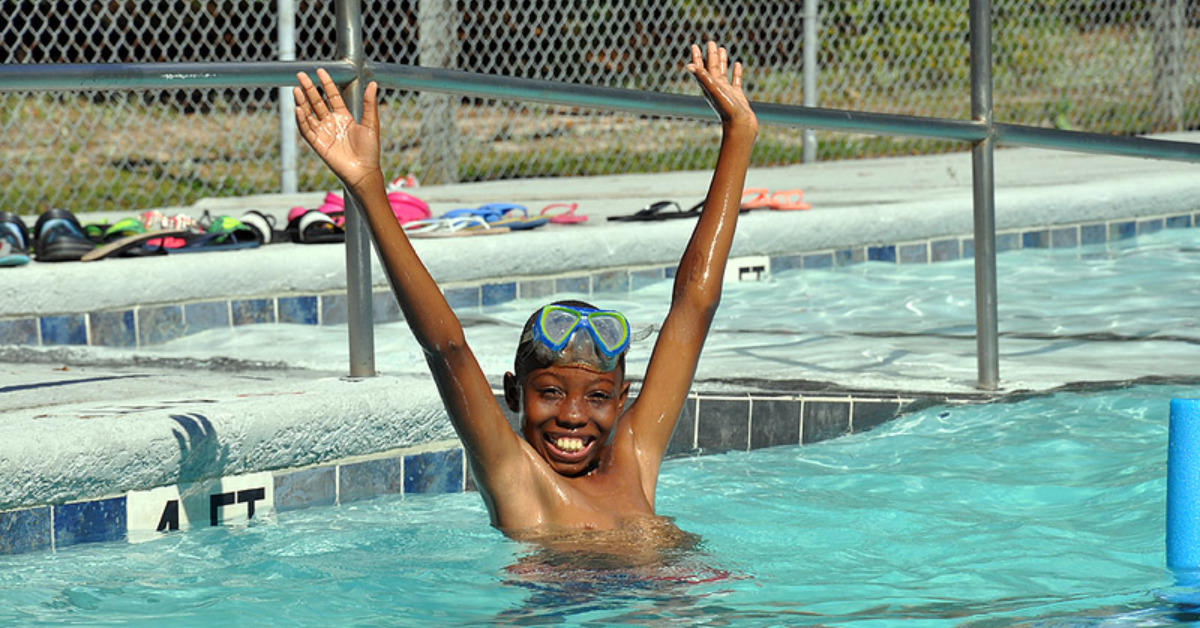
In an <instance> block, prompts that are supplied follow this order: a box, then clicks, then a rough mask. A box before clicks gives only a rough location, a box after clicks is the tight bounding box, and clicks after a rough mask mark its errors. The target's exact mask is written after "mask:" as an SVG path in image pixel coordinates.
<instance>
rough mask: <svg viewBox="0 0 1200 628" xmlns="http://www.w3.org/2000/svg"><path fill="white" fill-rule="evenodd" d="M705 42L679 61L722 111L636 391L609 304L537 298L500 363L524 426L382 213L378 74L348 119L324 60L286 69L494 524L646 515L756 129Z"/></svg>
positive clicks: (738, 89)
mask: <svg viewBox="0 0 1200 628" xmlns="http://www.w3.org/2000/svg"><path fill="white" fill-rule="evenodd" d="M706 48H707V49H706V50H704V51H701V49H700V48H699V47H697V46H692V48H691V61H690V63H688V65H687V70H688V72H690V73H691V74H692V75H693V76H694V77H695V78H696V80H697V81H698V82H699V83H700V87H701V89H702V90H703V93H704V95H705V96H706V97H707V99H708V100H709V102H710V103H712V105H713V108H714V109H715V110H716V111H717V113H718V114H719V115H720V117H721V123H722V141H721V149H720V156H719V158H718V160H717V166H716V169H715V171H714V173H713V179H712V183H711V185H710V187H709V190H708V196H707V198H706V199H705V201H704V208H703V210H702V211H701V214H700V217H699V220H698V222H697V224H696V228H695V231H694V232H693V233H692V237H691V241H690V242H689V243H688V245H687V248H686V250H685V251H684V253H683V257H682V259H681V260H680V263H679V269H678V272H677V274H676V276H675V287H674V293H673V297H672V300H671V308H670V311H669V312H668V314H667V317H666V320H665V321H664V322H663V325H662V329H661V332H660V333H659V336H658V340H657V342H656V344H655V347H654V351H653V353H652V355H651V359H650V362H649V365H648V366H647V368H646V374H645V379H644V381H643V385H642V389H641V392H640V394H639V395H638V396H637V398H636V400H635V401H634V402H633V403H632V404H630V406H629V407H628V408H626V407H625V401H626V397H627V396H628V394H629V382H628V381H626V379H625V359H624V357H625V351H626V350H627V349H628V346H629V326H628V323H627V322H626V321H625V318H624V317H623V316H622V315H621V314H619V313H617V312H611V311H604V310H596V309H595V308H592V307H590V306H588V305H587V304H584V303H581V302H562V303H559V304H554V305H549V306H546V307H544V308H542V309H540V310H538V311H537V312H535V313H534V314H533V316H532V317H531V318H530V320H529V323H528V324H526V327H525V330H524V332H523V333H522V336H521V341H520V346H519V347H518V350H517V357H516V364H515V369H514V372H512V373H506V374H505V376H504V391H505V399H506V401H507V404H508V406H509V407H510V408H511V409H512V410H513V411H514V412H520V414H521V424H522V432H523V435H524V439H522V438H521V437H520V436H518V435H517V434H516V433H514V432H513V430H512V429H511V428H510V427H509V424H508V422H507V420H506V419H505V416H504V413H503V411H502V410H501V408H500V406H499V405H498V404H497V403H496V399H495V397H494V395H493V393H492V389H491V386H490V385H489V384H488V381H487V378H486V377H485V376H484V374H483V371H482V369H481V368H480V366H479V364H478V362H477V361H476V360H475V357H474V355H473V354H472V353H471V349H470V348H469V347H468V346H467V344H466V341H465V338H464V335H463V329H462V326H461V325H460V323H459V321H458V319H457V318H456V317H455V315H454V312H453V311H452V310H451V309H450V306H449V305H448V304H447V303H446V300H445V298H443V296H442V293H441V291H440V290H439V289H438V286H437V284H436V283H435V282H434V280H433V278H432V277H431V276H430V275H429V272H428V271H427V270H426V268H425V267H424V265H423V264H422V263H421V260H420V259H419V258H418V257H417V254H416V252H415V251H414V250H413V248H412V245H411V244H410V243H409V241H408V238H407V236H406V235H405V233H404V229H403V228H402V227H401V226H400V224H399V223H398V222H397V221H396V219H395V217H394V216H393V214H392V211H391V208H390V206H389V204H388V200H387V195H386V191H385V188H384V181H385V179H384V176H383V173H382V171H381V169H380V165H379V152H380V142H379V117H378V116H379V111H378V103H377V99H376V96H377V92H378V86H377V85H376V84H375V83H371V84H370V85H368V86H367V88H366V91H365V94H364V97H363V115H362V122H361V123H357V122H355V120H354V118H353V116H352V115H351V114H350V112H349V111H348V109H347V107H346V105H345V103H344V102H343V100H342V97H341V95H340V93H339V92H338V89H337V86H336V85H334V83H333V81H332V79H331V78H330V76H329V74H327V73H326V72H325V71H324V70H318V72H317V75H318V78H319V80H320V82H321V88H322V89H323V90H324V94H325V98H323V97H322V95H321V91H320V90H318V88H317V86H316V85H314V84H313V82H312V80H311V79H310V78H309V77H308V76H307V75H306V74H304V73H301V74H299V75H298V78H299V80H300V87H297V88H295V95H296V103H297V106H296V122H297V124H298V125H299V128H300V132H301V134H302V135H303V137H304V139H305V140H306V141H307V142H308V143H309V144H310V145H311V146H312V147H313V149H314V150H316V152H317V153H318V154H319V155H320V156H321V158H322V159H323V160H325V162H326V164H328V165H329V167H330V168H331V169H332V170H333V172H334V173H335V174H337V176H338V177H339V178H340V179H341V180H342V182H343V183H344V184H345V185H346V187H347V189H349V190H350V192H351V193H352V194H354V195H355V197H356V198H357V199H358V201H359V202H360V204H361V206H362V207H363V208H364V209H365V213H366V219H367V221H368V224H369V226H370V230H371V233H372V235H373V236H374V240H375V245H376V248H377V250H378V253H379V256H380V258H381V259H382V260H383V263H384V266H385V268H386V271H387V274H388V278H389V280H390V281H391V285H392V289H393V290H394V291H395V294H396V299H397V301H399V303H400V307H401V309H402V310H403V312H404V318H405V320H406V321H408V324H409V327H410V328H411V329H412V332H413V335H414V336H416V339H417V341H418V342H419V343H420V345H421V347H422V348H423V349H424V351H425V357H426V360H427V361H428V363H429V369H430V371H432V373H433V378H434V381H435V382H436V383H437V386H438V390H439V392H440V394H441V397H442V401H443V403H445V406H446V410H447V412H448V413H449V415H450V420H451V422H452V423H453V424H454V428H455V430H456V431H457V433H458V435H459V438H460V439H461V440H462V443H463V447H464V450H465V451H466V455H467V458H468V460H469V462H470V465H471V470H472V472H473V473H474V475H475V481H476V484H477V485H478V487H479V492H480V494H481V495H482V496H483V500H484V502H485V504H486V505H487V509H488V512H489V514H490V515H491V521H492V525H494V526H495V527H497V528H499V529H500V530H501V531H503V532H505V533H506V534H509V535H513V536H530V535H532V536H540V535H543V534H545V533H549V532H552V531H555V530H557V531H564V532H567V531H572V530H616V529H619V528H623V527H628V526H630V525H631V524H632V525H633V527H641V526H638V525H636V524H637V522H639V521H642V522H645V521H650V520H656V519H657V517H656V516H655V513H654V495H655V488H656V485H657V481H658V471H659V465H660V464H661V462H662V459H663V455H664V454H665V452H666V449H667V443H668V441H669V439H670V437H671V432H672V431H673V430H674V428H675V422H676V421H677V420H678V417H679V414H680V412H681V410H682V408H683V404H684V401H685V400H686V397H687V393H688V390H689V388H690V387H691V382H692V376H693V375H694V374H695V371H696V365H697V362H698V361H699V359H700V350H701V348H702V347H703V345H704V339H705V337H706V336H707V335H708V329H709V325H710V324H711V323H712V319H713V316H714V314H715V313H716V309H717V304H718V303H719V301H720V297H721V283H722V279H723V275H724V271H725V263H726V260H727V259H728V257H729V249H730V246H731V244H732V242H733V233H734V227H735V226H736V224H737V218H738V209H739V208H738V205H739V203H740V201H741V195H742V187H743V184H744V182H745V177H746V168H747V165H748V163H749V160H750V149H751V147H752V146H753V144H754V138H755V136H756V135H757V133H758V121H757V118H756V117H755V115H754V112H753V111H752V110H751V109H750V105H749V103H748V102H747V100H746V97H745V95H744V94H743V92H742V67H741V64H740V63H735V64H734V65H733V67H732V71H731V69H730V68H729V62H728V55H727V53H726V51H725V49H724V48H720V47H718V46H717V45H716V44H714V43H712V42H709V43H708V44H707V47H706ZM730 74H732V79H730V77H729V75H730ZM326 98H327V99H328V100H326Z"/></svg>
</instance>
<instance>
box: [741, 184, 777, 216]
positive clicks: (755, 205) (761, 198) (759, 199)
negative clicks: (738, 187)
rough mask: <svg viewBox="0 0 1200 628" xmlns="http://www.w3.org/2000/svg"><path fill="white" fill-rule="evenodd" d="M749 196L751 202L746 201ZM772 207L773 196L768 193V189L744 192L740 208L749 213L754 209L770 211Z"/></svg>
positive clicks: (751, 189) (746, 190)
mask: <svg viewBox="0 0 1200 628" xmlns="http://www.w3.org/2000/svg"><path fill="white" fill-rule="evenodd" d="M747 196H749V197H750V200H746V197H747ZM770 207H771V196H770V194H769V193H768V192H767V188H746V189H745V190H743V191H742V202H741V205H739V208H740V209H741V210H742V211H744V212H748V211H750V210H752V209H769V208H770Z"/></svg>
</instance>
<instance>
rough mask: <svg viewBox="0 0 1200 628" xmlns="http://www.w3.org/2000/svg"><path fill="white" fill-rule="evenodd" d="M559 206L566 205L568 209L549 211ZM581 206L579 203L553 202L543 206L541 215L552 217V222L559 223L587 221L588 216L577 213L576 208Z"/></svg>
mask: <svg viewBox="0 0 1200 628" xmlns="http://www.w3.org/2000/svg"><path fill="white" fill-rule="evenodd" d="M557 207H566V208H567V209H566V211H562V212H555V213H547V212H549V211H550V210H551V209H554V208H557ZM578 208H579V203H551V204H549V205H547V206H545V207H543V208H542V211H541V215H542V216H545V217H547V218H549V219H550V222H552V223H554V224H558V225H570V224H576V223H580V222H586V221H587V219H588V217H587V216H583V215H581V214H576V213H575V210H576V209H578Z"/></svg>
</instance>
